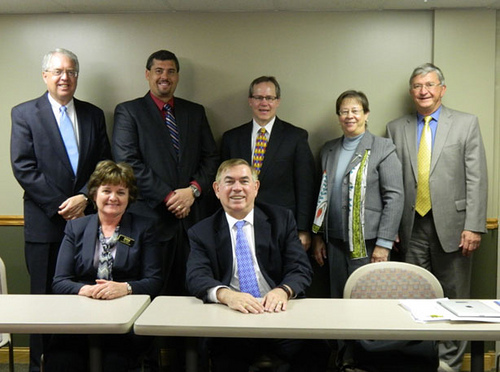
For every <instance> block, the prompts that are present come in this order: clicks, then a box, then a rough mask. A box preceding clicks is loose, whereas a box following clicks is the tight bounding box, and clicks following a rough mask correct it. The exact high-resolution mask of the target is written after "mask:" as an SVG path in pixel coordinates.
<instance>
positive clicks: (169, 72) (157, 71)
mask: <svg viewBox="0 0 500 372" xmlns="http://www.w3.org/2000/svg"><path fill="white" fill-rule="evenodd" d="M152 71H153V72H154V73H155V75H157V76H161V75H163V73H164V72H165V71H166V72H167V75H168V76H173V75H176V74H177V70H174V69H164V68H155V69H154V70H152Z"/></svg>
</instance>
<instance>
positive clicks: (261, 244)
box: [253, 207, 273, 283]
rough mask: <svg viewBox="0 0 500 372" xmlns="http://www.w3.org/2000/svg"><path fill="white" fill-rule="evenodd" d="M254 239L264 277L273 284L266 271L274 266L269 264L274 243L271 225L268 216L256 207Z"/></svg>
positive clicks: (256, 253)
mask: <svg viewBox="0 0 500 372" xmlns="http://www.w3.org/2000/svg"><path fill="white" fill-rule="evenodd" d="M253 222H254V237H255V256H256V257H257V262H258V263H259V267H260V269H261V272H262V275H264V278H265V279H266V281H267V282H268V283H273V280H271V278H269V276H268V275H267V273H266V270H268V269H269V266H270V265H272V264H273V263H272V262H269V259H268V254H269V244H270V242H272V239H271V225H270V224H269V222H268V221H267V216H266V215H265V214H264V212H262V211H261V210H260V209H259V208H257V207H254V221H253Z"/></svg>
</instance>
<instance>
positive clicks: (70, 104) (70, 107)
mask: <svg viewBox="0 0 500 372" xmlns="http://www.w3.org/2000/svg"><path fill="white" fill-rule="evenodd" d="M47 97H48V99H49V102H50V105H51V106H52V110H54V111H56V112H59V111H60V110H59V109H60V108H61V107H62V106H66V107H67V108H68V111H72V110H73V109H74V106H75V102H74V101H73V98H71V101H69V102H68V103H67V104H66V105H61V104H60V103H59V102H57V101H56V100H55V99H54V98H53V97H52V96H51V95H50V93H49V92H47Z"/></svg>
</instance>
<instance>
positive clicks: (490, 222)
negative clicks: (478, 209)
mask: <svg viewBox="0 0 500 372" xmlns="http://www.w3.org/2000/svg"><path fill="white" fill-rule="evenodd" d="M486 228H487V229H488V230H496V229H498V218H487V219H486Z"/></svg>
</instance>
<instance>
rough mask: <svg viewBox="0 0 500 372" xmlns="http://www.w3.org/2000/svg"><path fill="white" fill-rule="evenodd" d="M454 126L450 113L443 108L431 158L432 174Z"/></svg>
mask: <svg viewBox="0 0 500 372" xmlns="http://www.w3.org/2000/svg"><path fill="white" fill-rule="evenodd" d="M451 126H452V119H451V113H450V111H449V110H448V109H447V108H446V107H444V106H441V113H440V114H439V121H438V125H437V129H436V136H435V137H434V145H433V147H432V157H431V169H430V173H431V174H432V171H433V170H434V168H435V166H436V163H437V161H438V159H439V156H440V155H441V153H442V151H443V148H444V145H445V144H446V140H447V138H448V133H449V132H450V129H451Z"/></svg>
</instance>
